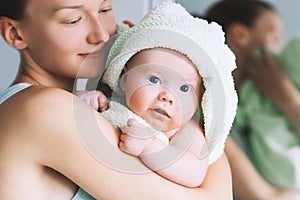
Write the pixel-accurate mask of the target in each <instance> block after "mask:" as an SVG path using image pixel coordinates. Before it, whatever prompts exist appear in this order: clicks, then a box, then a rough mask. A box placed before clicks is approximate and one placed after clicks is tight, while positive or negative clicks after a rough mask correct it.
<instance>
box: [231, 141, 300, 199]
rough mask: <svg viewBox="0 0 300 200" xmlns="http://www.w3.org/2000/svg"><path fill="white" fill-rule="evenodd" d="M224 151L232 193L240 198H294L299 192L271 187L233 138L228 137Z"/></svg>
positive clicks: (296, 197) (297, 196)
mask: <svg viewBox="0 0 300 200" xmlns="http://www.w3.org/2000/svg"><path fill="white" fill-rule="evenodd" d="M225 153H226V155H227V157H228V160H229V163H230V166H231V171H232V179H233V190H234V194H235V195H236V196H237V197H238V199H240V200H252V199H257V200H274V199H275V200H286V199H289V200H296V199H300V192H294V191H288V190H281V189H278V188H275V187H272V186H271V185H270V184H268V182H266V181H265V180H264V179H263V178H262V177H261V176H260V175H259V174H258V172H257V171H256V170H255V168H254V167H253V165H252V163H251V162H250V161H249V159H248V158H247V156H246V155H245V154H244V153H243V152H242V151H241V149H240V148H239V147H238V146H237V144H236V143H235V142H234V140H233V139H232V138H231V137H228V139H227V142H226V146H225Z"/></svg>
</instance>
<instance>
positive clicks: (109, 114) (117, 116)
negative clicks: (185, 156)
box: [101, 101, 169, 144]
mask: <svg viewBox="0 0 300 200" xmlns="http://www.w3.org/2000/svg"><path fill="white" fill-rule="evenodd" d="M101 114H102V116H103V117H105V118H106V119H107V120H108V121H109V122H110V123H111V124H112V125H113V126H114V127H115V128H118V127H124V126H125V125H127V121H128V119H136V120H137V121H138V122H139V123H141V124H142V125H144V126H145V127H149V128H150V129H151V130H152V132H153V133H154V134H155V136H156V137H157V138H159V139H160V140H161V141H163V142H165V143H166V144H169V139H168V137H167V136H166V135H165V134H164V133H163V132H161V131H158V130H156V129H154V128H153V127H152V126H150V125H149V124H148V123H147V122H146V121H145V120H144V119H142V118H141V117H140V116H138V115H136V114H135V113H134V112H132V111H131V110H129V109H128V108H127V107H125V106H124V105H122V104H120V103H118V102H115V101H110V102H109V109H108V110H106V111H105V112H102V113H101Z"/></svg>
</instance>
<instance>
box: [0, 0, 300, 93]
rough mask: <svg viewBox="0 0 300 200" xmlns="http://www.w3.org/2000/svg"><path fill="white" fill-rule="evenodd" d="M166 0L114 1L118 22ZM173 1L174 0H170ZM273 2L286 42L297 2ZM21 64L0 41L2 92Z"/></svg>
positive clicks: (202, 4)
mask: <svg viewBox="0 0 300 200" xmlns="http://www.w3.org/2000/svg"><path fill="white" fill-rule="evenodd" d="M160 1H165V0H113V8H114V10H115V14H116V21H117V22H122V21H123V20H125V19H127V20H130V21H132V22H134V23H138V22H139V20H140V19H141V18H142V16H143V15H144V14H145V13H146V12H147V11H148V9H149V8H151V7H153V6H154V5H155V4H156V3H158V2H160ZM169 1H173V0H169ZM175 1H176V2H179V3H181V4H182V5H183V6H184V7H185V8H186V9H187V10H188V11H190V12H197V13H199V14H203V12H204V11H205V10H206V9H207V8H208V7H209V6H210V5H211V4H212V3H213V2H215V1H218V0H175ZM265 1H268V2H271V3H272V4H273V5H274V6H275V7H276V8H277V10H278V12H279V15H280V16H281V18H282V20H283V22H284V24H285V34H284V42H286V41H287V40H288V39H289V38H291V37H292V36H294V35H296V34H298V33H300V21H299V20H298V18H299V13H298V12H299V11H298V10H299V7H300V1H297V0H265ZM18 63H19V57H18V52H17V51H16V50H14V49H12V48H11V47H9V46H7V45H6V43H5V42H4V41H3V40H2V38H1V39H0V90H1V89H3V88H5V87H7V86H8V85H9V84H10V83H11V82H12V81H13V78H14V76H15V74H16V73H17V68H18Z"/></svg>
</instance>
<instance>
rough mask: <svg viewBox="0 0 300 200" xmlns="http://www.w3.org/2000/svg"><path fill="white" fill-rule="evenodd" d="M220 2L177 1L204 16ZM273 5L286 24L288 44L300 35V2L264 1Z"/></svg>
mask: <svg viewBox="0 0 300 200" xmlns="http://www.w3.org/2000/svg"><path fill="white" fill-rule="evenodd" d="M217 1H219V0H176V2H178V3H180V4H181V5H183V6H184V7H185V8H186V9H187V10H188V11H189V12H191V13H198V14H200V15H202V14H204V12H205V11H206V9H208V7H209V6H210V5H211V4H213V3H215V2H217ZM263 1H266V2H269V3H271V5H273V6H274V7H275V9H276V10H277V11H278V14H279V16H280V17H281V19H282V21H283V23H284V28H285V30H284V38H283V43H286V42H287V41H288V40H289V39H290V38H291V37H293V36H295V35H298V34H300V20H299V18H300V14H299V7H300V1H298V0H263Z"/></svg>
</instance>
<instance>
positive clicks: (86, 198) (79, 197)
mask: <svg viewBox="0 0 300 200" xmlns="http://www.w3.org/2000/svg"><path fill="white" fill-rule="evenodd" d="M72 200H96V199H95V198H93V197H92V196H91V195H89V194H88V193H86V192H85V191H84V190H82V189H81V188H79V189H78V191H77V193H76V194H75V196H74V197H73V198H72Z"/></svg>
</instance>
